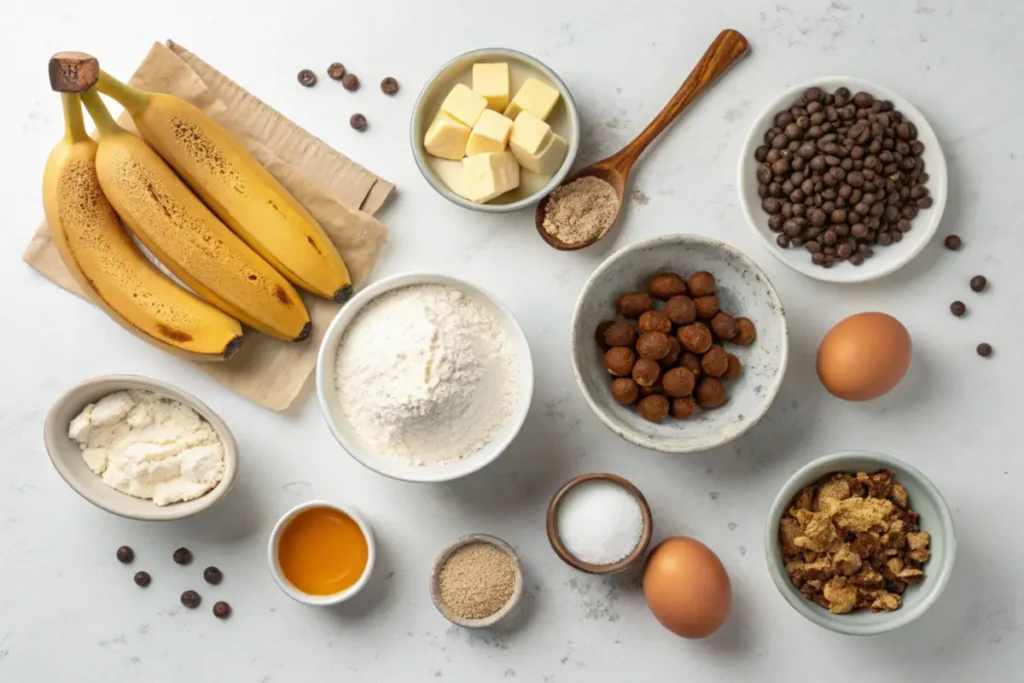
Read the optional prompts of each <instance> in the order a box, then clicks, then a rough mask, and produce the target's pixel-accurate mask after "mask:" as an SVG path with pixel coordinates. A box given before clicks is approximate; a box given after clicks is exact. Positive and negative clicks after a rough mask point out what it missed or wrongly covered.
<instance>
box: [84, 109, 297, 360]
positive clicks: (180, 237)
mask: <svg viewBox="0 0 1024 683" xmlns="http://www.w3.org/2000/svg"><path fill="white" fill-rule="evenodd" d="M81 97H82V102H83V103H84V104H85V107H86V109H88V110H89V114H90V115H91V116H92V118H93V121H95V122H96V126H97V128H99V132H100V137H99V144H98V147H97V150H96V175H97V176H98V177H99V181H100V186H101V187H102V188H103V192H104V193H105V194H106V196H107V199H109V200H110V203H111V204H112V205H113V206H114V210H116V211H117V213H118V215H119V216H121V219H122V220H124V222H125V223H126V224H127V225H128V229H129V230H131V231H132V233H134V234H135V236H136V237H138V238H139V241H141V242H142V243H143V244H144V245H145V246H146V248H148V249H149V250H150V251H151V252H153V255H154V256H156V257H157V259H159V260H160V262H161V263H163V264H164V265H165V266H166V267H167V269H168V270H170V271H171V272H172V273H174V274H175V275H176V276H177V277H178V278H179V279H180V280H181V281H182V282H184V283H185V284H187V285H188V286H189V287H191V288H192V289H193V290H194V291H195V292H196V293H198V294H199V295H200V296H201V297H203V298H204V299H206V300H207V301H209V302H210V303H212V304H213V305H214V306H216V307H217V308H219V309H221V310H222V311H224V312H225V313H228V314H229V315H232V316H234V317H235V318H237V319H239V320H241V321H242V322H243V323H245V324H246V325H249V326H250V327H254V328H256V329H257V330H259V331H261V332H264V333H266V334H269V335H271V336H274V337H278V338H280V339H289V340H294V341H301V340H303V339H305V338H306V337H307V336H309V331H310V327H311V326H310V322H309V313H307V311H306V307H305V305H304V304H303V303H302V299H301V298H300V297H299V294H298V292H296V291H295V288H294V287H292V286H291V284H289V282H288V281H287V280H286V279H285V278H284V277H283V276H282V275H281V274H280V273H278V272H277V271H276V270H274V269H273V268H272V267H271V266H270V264H269V263H267V262H266V261H264V260H263V259H262V258H261V257H260V255H259V254H257V253H256V252H255V251H253V250H252V249H250V248H249V247H248V246H246V244H245V243H244V242H242V240H240V239H239V238H238V237H237V236H236V235H235V234H234V233H233V232H231V230H229V229H228V227H227V226H226V225H224V224H223V223H221V222H220V220H218V219H217V217H216V216H214V215H213V213H211V212H210V210H209V209H208V208H206V206H205V205H204V204H203V203H202V202H201V201H199V199H198V198H197V197H196V196H195V195H194V194H192V192H191V191H190V190H189V189H188V188H187V187H185V184H184V183H183V182H181V180H180V179H179V178H178V176H176V175H175V174H174V171H173V170H171V168H170V167H169V166H167V164H165V163H164V161H163V160H162V159H161V158H160V156H159V155H158V154H157V153H156V152H154V151H153V150H152V148H150V146H149V145H147V144H146V143H145V142H143V141H142V140H141V139H140V138H138V137H137V136H135V135H133V134H131V133H129V132H128V131H126V130H125V129H123V128H121V127H120V126H118V125H117V123H115V122H114V119H113V118H111V116H110V112H108V111H107V107H106V105H104V104H103V102H102V100H100V96H99V94H98V93H97V92H96V91H95V89H90V90H88V91H86V92H85V93H83V94H82V96H81Z"/></svg>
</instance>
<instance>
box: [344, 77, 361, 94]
mask: <svg viewBox="0 0 1024 683" xmlns="http://www.w3.org/2000/svg"><path fill="white" fill-rule="evenodd" d="M341 84H342V85H343V86H345V90H353V91H355V90H359V77H358V76H356V75H355V74H345V75H344V76H342V78H341Z"/></svg>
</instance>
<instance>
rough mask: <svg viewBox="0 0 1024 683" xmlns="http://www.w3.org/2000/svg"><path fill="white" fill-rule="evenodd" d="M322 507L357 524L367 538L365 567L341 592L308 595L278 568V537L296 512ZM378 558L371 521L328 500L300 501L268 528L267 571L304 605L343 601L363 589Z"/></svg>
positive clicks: (290, 596) (281, 586)
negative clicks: (357, 578) (271, 529)
mask: <svg viewBox="0 0 1024 683" xmlns="http://www.w3.org/2000/svg"><path fill="white" fill-rule="evenodd" d="M318 507H325V508H331V509H332V510H337V511H338V512H340V513H342V514H343V515H348V516H349V517H350V518H351V519H352V521H354V522H355V523H356V524H358V525H359V530H360V531H362V532H363V537H364V538H365V539H366V551H367V552H366V568H365V569H363V575H362V576H360V577H359V580H358V581H356V582H355V583H354V584H352V585H351V586H349V587H348V588H346V589H345V590H343V591H341V592H340V593H334V594H332V595H310V594H309V593H303V592H302V591H300V590H299V589H298V588H296V587H295V586H293V585H292V583H291V582H290V581H289V580H288V579H287V578H285V575H284V572H283V571H281V562H280V561H279V560H278V557H277V546H278V543H279V542H280V540H281V533H282V532H283V531H284V528H285V526H287V525H288V522H290V521H292V519H294V518H295V516H296V515H297V514H299V513H300V512H303V511H305V510H309V509H310V508H318ZM376 560H377V544H376V542H375V541H374V540H373V531H371V530H370V525H369V524H367V523H366V521H365V520H364V519H363V518H362V517H361V516H360V515H359V513H357V512H356V511H355V510H353V509H352V508H351V507H341V506H340V505H335V504H334V503H328V502H327V501H323V500H311V501H308V502H306V503H302V504H301V505H296V506H295V507H293V508H292V509H291V510H289V511H288V512H286V513H284V514H283V515H282V516H281V519H279V520H278V521H277V524H275V525H274V530H273V531H271V532H270V541H269V543H268V544H267V562H268V563H269V565H270V574H271V576H273V577H274V582H275V583H277V586H278V588H280V589H281V590H282V591H283V592H284V594H285V595H287V596H288V597H289V598H291V599H292V600H295V601H297V602H301V603H303V604H306V605H316V606H323V605H337V604H338V603H341V602H345V601H346V600H348V599H349V598H351V597H353V596H354V595H355V594H356V593H358V592H359V591H361V590H362V589H363V586H365V585H366V584H367V583H368V582H369V580H370V576H371V575H372V574H373V565H374V563H375V562H376Z"/></svg>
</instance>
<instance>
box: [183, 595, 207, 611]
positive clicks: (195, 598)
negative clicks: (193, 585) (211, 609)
mask: <svg viewBox="0 0 1024 683" xmlns="http://www.w3.org/2000/svg"><path fill="white" fill-rule="evenodd" d="M202 601H203V599H202V598H201V597H200V596H199V593H196V592H195V591H185V592H184V593H182V594H181V604H183V605H184V606H185V607H188V608H189V609H195V608H196V607H199V603H201V602H202Z"/></svg>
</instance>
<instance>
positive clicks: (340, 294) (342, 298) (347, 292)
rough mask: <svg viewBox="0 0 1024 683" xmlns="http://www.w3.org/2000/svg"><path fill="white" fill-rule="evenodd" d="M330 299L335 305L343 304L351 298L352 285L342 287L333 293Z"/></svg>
mask: <svg viewBox="0 0 1024 683" xmlns="http://www.w3.org/2000/svg"><path fill="white" fill-rule="evenodd" d="M331 298H332V299H334V302H335V303H339V304H343V303H345V302H346V301H348V300H349V299H351V298H352V285H350V284H349V285H345V286H344V287H342V288H341V289H339V290H338V291H336V292H335V293H334V296H333V297H331Z"/></svg>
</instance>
